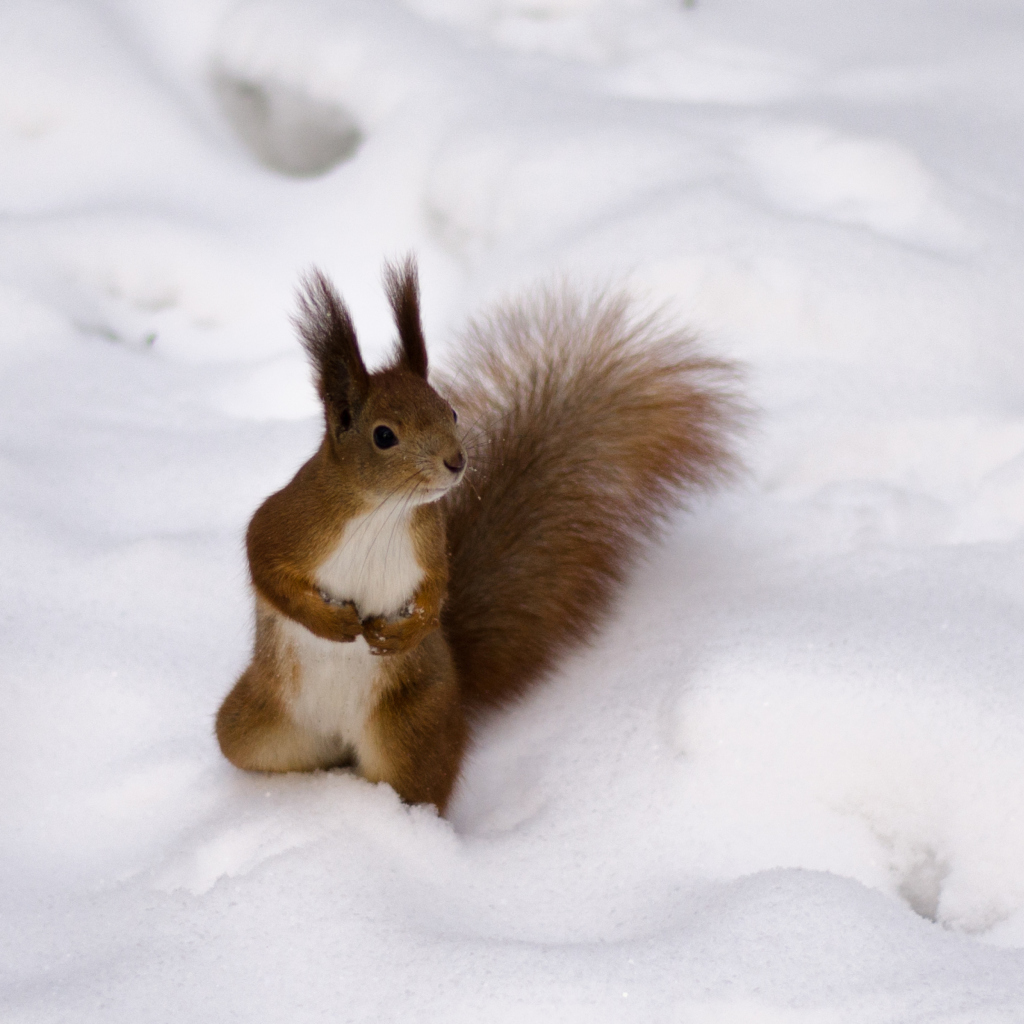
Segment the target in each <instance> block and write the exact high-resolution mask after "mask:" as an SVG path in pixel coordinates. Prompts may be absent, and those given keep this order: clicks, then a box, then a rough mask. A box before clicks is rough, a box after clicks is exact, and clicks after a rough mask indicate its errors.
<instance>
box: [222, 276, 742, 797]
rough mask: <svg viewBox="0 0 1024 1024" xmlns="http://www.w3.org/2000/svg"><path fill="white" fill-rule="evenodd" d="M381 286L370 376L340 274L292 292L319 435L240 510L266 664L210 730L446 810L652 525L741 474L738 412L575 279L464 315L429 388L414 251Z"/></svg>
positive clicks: (713, 366) (677, 355)
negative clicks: (500, 718)
mask: <svg viewBox="0 0 1024 1024" xmlns="http://www.w3.org/2000/svg"><path fill="white" fill-rule="evenodd" d="M385 286H386V289H387V294H388V299H389V301H390V304H391V308H392V310H393V312H394V318H395V323H396V326H397V330H398V344H397V346H396V349H395V352H394V354H393V356H392V357H391V359H390V360H389V361H388V363H387V364H386V365H385V366H384V368H383V369H380V370H377V371H376V372H373V373H370V372H368V371H367V369H366V367H365V365H364V363H363V360H362V356H361V355H360V351H359V344H358V342H357V340H356V334H355V330H354V328H353V325H352V320H351V317H350V316H349V313H348V310H347V308H346V306H345V304H344V303H343V302H342V300H341V299H340V298H339V296H338V295H337V294H336V292H335V291H334V289H333V288H332V286H331V285H330V283H329V282H328V281H327V280H326V279H325V278H324V277H323V276H322V275H321V274H319V273H313V274H312V275H311V276H310V277H309V279H308V280H307V281H306V286H305V291H304V293H303V294H302V295H301V297H300V312H299V316H298V317H297V318H296V321H295V322H296V324H297V327H298V330H299V334H300V337H301V340H302V343H303V345H304V347H305V349H306V352H307V353H308V355H309V358H310V361H311V363H312V367H313V372H314V377H315V382H316V386H317V391H318V394H319V396H320V400H321V403H322V405H323V411H324V419H325V430H324V435H323V440H322V441H321V443H320V447H319V448H318V449H317V451H316V452H315V454H314V455H313V456H312V458H310V459H309V461H308V462H306V464H305V465H304V466H302V468H301V469H300V470H299V471H298V473H296V474H295V477H294V478H293V479H292V480H291V482H290V483H289V484H287V485H286V486H285V487H284V488H282V489H281V490H280V491H278V492H277V493H276V494H272V495H271V496H270V497H269V498H267V500H266V501H265V502H264V503H263V504H262V505H261V506H260V508H259V509H258V510H257V511H256V514H255V515H254V516H253V518H252V521H251V522H250V524H249V529H248V533H247V535H246V548H247V553H248V558H249V569H250V573H251V577H252V587H253V591H254V593H255V600H256V635H255V643H254V650H253V657H252V662H251V663H250V665H249V667H248V668H247V669H246V670H245V672H243V673H242V675H241V677H240V678H239V680H238V681H237V683H236V684H235V686H234V688H233V689H232V690H231V692H230V693H229V694H228V696H227V697H226V698H225V700H224V702H223V704H222V705H221V708H220V711H219V713H218V715H217V738H218V741H219V743H220V747H221V750H222V751H223V753H224V755H225V756H226V757H227V758H228V759H229V760H230V761H231V762H232V763H233V764H235V765H237V766H238V767H240V768H247V769H252V770H257V771H278V772H283V771H308V770H311V769H316V768H330V767H335V766H341V765H349V766H351V767H353V768H354V769H355V770H356V771H358V772H359V773H360V774H361V775H363V776H364V777H366V778H367V779H370V780H372V781H384V782H387V783H390V785H391V786H393V787H394V789H395V790H396V791H397V792H398V794H399V795H400V796H401V797H402V798H403V799H404V800H405V801H407V802H409V803H421V802H422V803H432V804H435V805H436V806H437V808H438V810H439V811H440V812H441V813H444V810H445V807H446V805H447V803H448V800H449V798H450V796H451V793H452V789H453V787H454V785H455V782H456V780H457V778H458V774H459V767H460V764H461V761H462V757H463V754H464V752H465V749H466V745H467V741H468V737H469V729H470V727H471V725H472V723H473V721H474V719H475V718H476V717H477V716H478V715H479V714H480V713H481V712H482V711H484V710H486V709H487V708H491V707H494V706H497V705H501V704H502V703H505V702H508V701H510V700H512V699H514V698H515V697H516V696H518V695H520V694H521V693H523V692H524V690H525V689H526V688H527V687H528V686H529V685H530V684H531V683H532V682H534V681H535V680H537V679H539V678H541V677H543V676H544V675H545V674H546V673H548V672H549V671H550V670H551V669H552V668H553V667H554V665H555V664H556V662H557V660H558V659H559V657H561V656H562V655H563V654H564V653H565V652H566V651H568V650H570V649H571V648H573V647H574V646H576V645H578V644H580V643H582V642H584V641H586V640H587V639H588V638H590V637H591V636H592V635H593V633H594V631H595V629H596V628H597V626H598V625H599V624H600V622H601V620H602V618H603V617H604V616H605V614H606V613H607V611H608V609H609V607H610V605H611V603H612V600H613V598H614V596H615V594H616V592H617V591H618V590H619V589H620V588H621V586H622V584H623V582H624V580H625V578H626V576H627V573H628V571H629V569H630V567H631V565H632V563H633V562H634V561H635V560H636V557H637V555H638V553H639V552H640V550H641V548H642V545H643V543H644V542H645V540H647V539H648V538H650V537H651V536H652V535H653V534H655V533H656V532H657V529H658V527H659V525H660V524H661V523H662V522H663V521H664V519H665V517H666V515H667V514H668V513H669V512H670V511H671V510H672V509H673V508H674V507H675V506H676V505H677V504H678V503H679V501H680V499H682V498H685V497H686V495H687V494H688V493H691V492H692V491H694V490H695V489H699V488H704V487H707V486H709V485H712V484H714V483H716V482H717V481H718V480H720V479H721V478H722V477H723V476H724V475H726V474H728V473H729V472H730V471H731V470H732V468H733V467H734V465H735V458H734V454H733V447H732V438H733V436H734V434H735V428H736V427H737V426H738V424H739V423H740V421H741V420H742V418H743V406H742V403H741V402H740V400H739V399H738V397H737V393H736V373H735V370H734V367H733V366H732V365H731V364H729V363H726V362H723V361H720V360H716V359H711V358H708V357H706V356H704V355H702V354H700V353H699V352H698V351H696V349H695V348H694V344H693V341H692V339H691V338H690V337H689V336H688V335H686V334H685V333H683V332H680V331H678V330H676V329H673V328H671V327H670V326H667V325H666V324H665V323H663V322H662V321H661V320H659V319H658V318H657V317H646V318H643V317H637V316H636V315H634V314H633V313H632V312H631V309H630V304H629V301H628V299H627V298H626V297H624V296H622V295H612V296H604V297H598V298H595V299H593V300H590V301H587V300H584V299H582V298H580V297H578V296H574V295H572V294H570V293H568V292H562V293H542V294H540V295H538V296H536V297H534V298H532V299H527V300H525V301H521V302H519V303H516V304H512V305H507V306H503V307H499V308H498V309H497V310H496V311H495V312H493V313H492V314H491V315H490V316H488V317H486V318H484V319H481V320H478V321H476V322H473V323H471V324H470V326H469V328H468V330H467V332H466V334H465V337H464V342H463V351H462V354H461V361H460V363H459V367H458V372H457V373H456V374H454V375H452V376H451V377H450V378H449V379H447V380H445V381H442V382H439V383H438V389H435V388H434V387H432V386H431V384H430V383H428V374H427V350H426V345H425V342H424V338H423V332H422V328H421V325H420V314H419V285H418V279H417V271H416V266H415V263H414V262H413V261H412V259H411V258H410V259H408V260H407V261H406V262H405V263H404V264H403V265H401V266H391V265H387V266H386V267H385ZM442 395H443V396H444V397H442ZM467 451H468V455H467Z"/></svg>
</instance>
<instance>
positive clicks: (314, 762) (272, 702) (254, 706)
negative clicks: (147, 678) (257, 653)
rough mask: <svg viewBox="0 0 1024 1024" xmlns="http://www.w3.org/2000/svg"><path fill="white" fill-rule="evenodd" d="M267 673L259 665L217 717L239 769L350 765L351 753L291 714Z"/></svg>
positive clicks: (224, 747)
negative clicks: (305, 726)
mask: <svg viewBox="0 0 1024 1024" xmlns="http://www.w3.org/2000/svg"><path fill="white" fill-rule="evenodd" d="M265 674H266V670H265V669H264V668H263V666H261V665H259V664H258V662H255V661H254V662H253V663H252V664H251V665H250V666H249V667H248V668H247V669H246V670H245V672H243V673H242V675H241V677H240V678H239V680H238V682H237V683H235V686H234V689H232V691H231V692H230V693H229V694H228V695H227V697H226V698H225V699H224V703H223V704H222V705H221V706H220V711H218V712H217V742H218V743H219V744H220V749H221V751H222V752H223V754H224V756H225V757H226V758H227V759H228V760H229V761H230V762H231V763H232V764H233V765H235V767H237V768H244V769H247V770H248V771H261V772H296V771H312V770H314V769H316V768H335V767H339V766H341V765H345V764H350V763H351V760H352V753H351V750H346V749H345V748H343V747H342V745H341V744H340V743H338V742H336V741H333V740H331V739H330V738H329V737H325V736H322V735H319V734H317V733H314V732H312V731H310V730H309V729H304V728H303V727H302V726H300V725H297V724H296V723H295V722H294V721H293V720H292V719H291V717H290V716H289V715H288V714H287V712H286V711H285V710H284V707H283V706H282V703H281V701H280V699H279V698H278V697H277V694H276V692H275V687H273V686H272V685H271V683H272V681H271V680H268V679H266V678H264V676H265Z"/></svg>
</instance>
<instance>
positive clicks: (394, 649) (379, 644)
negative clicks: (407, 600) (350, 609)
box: [363, 604, 441, 654]
mask: <svg viewBox="0 0 1024 1024" xmlns="http://www.w3.org/2000/svg"><path fill="white" fill-rule="evenodd" d="M440 625H441V620H440V619H439V618H438V617H437V613H436V612H432V611H430V610H429V609H427V608H424V607H422V606H421V605H418V604H412V605H410V606H409V607H408V608H406V609H405V610H404V612H403V614H402V616H401V617H400V618H397V619H386V618H384V617H383V616H380V615H378V616H374V617H373V618H369V619H363V636H364V637H365V638H366V642H367V644H369V646H370V653H371V654H400V653H401V652H402V651H410V650H412V649H413V648H414V647H416V646H417V645H418V644H419V643H420V642H421V641H422V640H423V638H424V637H426V636H428V635H429V634H430V633H433V631H434V630H435V629H437V628H438V627H439V626H440Z"/></svg>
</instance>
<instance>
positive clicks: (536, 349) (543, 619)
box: [442, 291, 744, 708]
mask: <svg viewBox="0 0 1024 1024" xmlns="http://www.w3.org/2000/svg"><path fill="white" fill-rule="evenodd" d="M461 359H462V361H463V367H462V368H460V370H461V372H460V374H459V376H458V377H457V378H456V379H455V380H454V381H453V383H452V384H451V385H449V391H450V398H451V400H452V402H453V403H454V404H455V405H456V407H457V408H459V409H460V410H463V412H464V415H463V419H464V421H466V422H468V423H472V424H473V428H472V431H471V433H470V435H469V436H468V438H467V445H468V446H469V448H470V449H471V454H470V472H469V475H468V477H467V481H466V483H464V484H463V485H462V486H461V487H460V488H459V489H458V490H457V491H454V492H452V493H451V494H450V495H449V496H448V498H447V499H446V504H447V505H448V545H449V550H450V552H451V557H450V567H449V572H450V577H451V579H450V583H449V589H448V600H447V602H446V604H445V607H444V613H443V616H442V624H443V627H444V631H445V635H446V636H447V638H448V642H449V644H450V645H451V648H452V652H453V656H454V658H455V665H456V669H457V671H458V673H459V678H460V680H461V681H462V684H463V692H464V696H465V699H466V700H467V702H468V704H469V705H470V706H471V707H473V708H476V707H480V706H486V705H494V704H498V703H501V702H502V701H505V700H508V699H509V698H511V697H515V696H517V695H518V694H520V693H521V692H522V691H523V690H524V689H525V688H526V687H527V686H528V685H530V683H532V682H533V681H535V680H536V679H538V678H539V677H540V676H542V675H543V674H544V673H545V672H547V671H548V670H550V669H551V668H552V666H553V665H554V664H555V662H556V660H557V658H558V657H559V656H560V655H561V654H563V653H564V652H565V651H566V650H567V649H568V648H570V647H572V646H574V645H577V644H579V643H581V642H583V641H585V640H587V639H588V638H589V637H590V636H592V634H593V633H594V631H595V629H596V628H597V626H598V625H599V624H600V622H601V621H602V619H603V618H604V616H605V614H606V613H607V611H608V609H609V607H610V605H611V603H612V600H613V598H614V596H615V594H616V592H617V590H618V589H619V588H620V587H621V585H622V583H623V582H624V580H625V579H626V576H627V574H628V571H629V569H630V567H631V566H632V564H633V562H634V561H635V559H636V557H637V555H638V553H639V550H640V548H641V546H642V545H643V543H644V542H645V541H646V540H648V539H649V538H651V537H652V536H653V535H654V534H655V533H656V531H657V528H658V526H659V525H660V524H661V523H662V522H663V521H664V518H665V516H666V515H667V514H668V513H669V512H671V511H672V509H673V508H674V507H675V506H676V505H677V504H678V503H679V502H680V501H681V500H684V499H685V497H686V495H687V494H688V493H692V492H694V491H695V490H698V489H703V488H707V487H709V486H711V485H713V484H715V483H718V482H719V481H721V480H722V479H723V478H724V477H725V476H726V475H728V474H729V472H730V471H731V470H733V469H734V468H735V465H736V463H735V458H734V455H733V453H732V438H733V436H734V434H735V432H736V428H737V427H738V426H739V425H740V423H741V421H742V420H743V418H744V411H743V405H742V403H741V402H740V401H739V399H738V397H737V394H736V382H737V376H736V370H735V367H733V366H732V365H731V364H729V363H726V362H723V361H721V360H718V359H712V358H709V357H707V356H705V355H703V354H702V353H701V352H700V351H699V350H698V349H697V348H696V345H695V343H694V340H693V338H692V337H691V336H690V335H688V334H686V333H685V332H683V331H680V330H679V329H678V328H674V327H671V326H669V325H667V324H666V323H664V322H662V321H661V320H660V319H658V318H657V317H637V316H636V315H635V314H633V313H632V312H631V310H630V303H629V300H628V298H627V297H626V296H624V295H621V294H618V295H614V294H613V295H605V296H600V297H596V298H594V299H592V300H589V301H587V300H584V299H583V298H581V297H580V296H578V295H574V294H572V293H571V292H568V291H563V292H561V293H545V294H542V295H540V296H538V297H536V298H533V299H531V300H528V301H525V302H520V303H517V304H512V305H507V306H503V307H500V308H498V309H497V310H495V311H494V312H493V313H491V315H490V316H488V317H487V318H485V319H482V320H479V321H476V322H474V323H471V324H470V326H469V328H468V330H467V331H466V332H465V335H464V338H463V346H462V352H461Z"/></svg>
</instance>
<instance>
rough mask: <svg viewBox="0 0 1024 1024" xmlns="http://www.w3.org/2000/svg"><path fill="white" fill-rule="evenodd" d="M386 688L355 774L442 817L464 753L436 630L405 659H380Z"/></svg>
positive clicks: (461, 719)
mask: <svg viewBox="0 0 1024 1024" xmlns="http://www.w3.org/2000/svg"><path fill="white" fill-rule="evenodd" d="M381 660H382V662H383V664H384V666H385V671H386V672H387V674H388V677H389V679H388V686H387V688H386V690H385V692H384V693H383V695H382V696H381V699H380V701H379V702H378V704H377V706H376V707H375V708H374V711H373V713H372V714H371V716H370V718H369V719H368V721H367V723H366V727H365V730H364V736H363V741H362V742H361V743H360V744H359V745H358V749H357V758H358V766H359V771H360V773H361V774H362V775H364V776H365V777H366V778H367V779H369V780H370V781H371V782H387V783H388V784H389V785H391V787H392V788H393V789H394V790H395V791H396V792H397V793H398V795H399V796H400V797H401V798H402V799H403V800H404V801H405V802H406V803H410V804H420V803H429V804H434V805H435V806H436V807H437V809H438V811H439V812H440V813H441V814H443V813H444V811H445V807H446V806H447V804H448V800H449V798H450V796H451V794H452V790H453V789H454V787H455V782H456V780H457V779H458V776H459V768H460V767H461V764H462V755H463V753H464V752H465V749H466V741H467V734H468V730H467V725H466V716H465V711H464V709H463V707H462V699H461V696H460V693H459V686H458V682H457V680H456V676H455V668H454V666H453V665H452V661H451V656H450V654H449V652H448V645H447V644H446V643H445V641H444V639H443V637H442V635H441V633H440V631H436V632H434V633H431V634H430V635H429V636H428V637H427V638H426V639H425V640H424V641H423V642H422V643H421V644H420V645H419V646H418V647H416V648H415V649H414V650H412V651H409V652H407V653H405V654H401V655H394V656H392V657H389V658H382V659H381Z"/></svg>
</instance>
